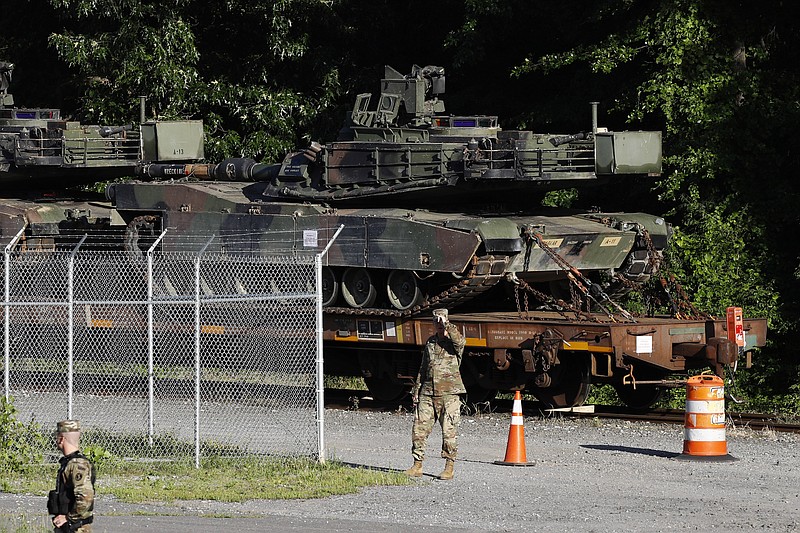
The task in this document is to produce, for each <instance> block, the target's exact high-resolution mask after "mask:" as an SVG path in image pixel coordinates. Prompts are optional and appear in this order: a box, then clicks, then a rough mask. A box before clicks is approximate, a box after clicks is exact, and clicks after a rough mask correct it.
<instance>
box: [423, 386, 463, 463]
mask: <svg viewBox="0 0 800 533" xmlns="http://www.w3.org/2000/svg"><path fill="white" fill-rule="evenodd" d="M436 421H438V422H439V424H440V425H441V426H442V457H444V458H445V459H455V458H456V452H457V451H458V445H457V444H456V435H457V433H458V423H459V422H460V421H461V398H459V397H458V395H457V394H448V395H445V396H426V395H424V394H422V395H420V397H419V402H418V403H417V409H416V411H415V412H414V427H413V428H412V430H411V455H412V456H413V457H414V460H415V461H422V460H423V459H424V458H425V446H426V444H427V442H428V436H429V435H430V434H431V430H432V429H433V423H434V422H436Z"/></svg>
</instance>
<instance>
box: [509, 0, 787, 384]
mask: <svg viewBox="0 0 800 533" xmlns="http://www.w3.org/2000/svg"><path fill="white" fill-rule="evenodd" d="M788 10H789V6H788V5H786V4H785V3H784V2H779V1H767V2H761V3H759V5H758V6H753V5H751V4H750V3H746V2H719V1H711V0H707V1H704V0H661V1H650V2H631V1H627V0H608V1H605V2H595V3H594V9H593V10H592V11H591V12H590V13H587V14H586V15H585V17H586V19H585V20H591V21H593V23H594V24H595V25H596V26H597V27H602V28H605V29H606V30H612V31H608V32H607V33H605V34H604V35H603V36H602V37H601V38H599V39H597V40H596V41H593V42H591V41H585V42H582V43H580V44H578V45H576V46H574V47H572V48H570V49H568V50H561V51H558V52H556V53H551V54H535V53H532V54H531V55H530V56H529V57H527V58H526V59H525V60H524V61H523V62H521V63H520V65H519V66H518V67H517V69H516V70H515V74H517V75H519V76H526V75H530V74H531V73H536V72H550V71H552V70H554V69H564V68H574V67H575V66H576V65H585V66H587V67H588V69H589V70H591V72H592V73H593V74H595V75H598V76H607V77H611V78H614V77H619V78H618V82H624V84H625V85H627V87H623V86H622V85H620V91H619V97H618V98H617V100H616V102H615V108H616V109H618V110H621V111H624V112H625V113H626V114H627V117H628V119H629V121H631V122H647V123H653V122H654V121H657V122H661V123H662V124H663V129H664V131H665V145H664V149H665V166H666V168H665V173H664V177H663V179H662V180H661V181H660V182H659V184H658V187H657V189H656V191H657V192H658V194H659V200H660V201H661V202H662V203H663V206H664V209H665V210H666V211H667V212H668V213H669V215H670V218H671V219H672V220H673V222H674V223H675V224H676V226H677V233H676V239H675V240H674V243H673V251H672V257H673V258H674V259H675V261H674V262H675V268H676V269H677V270H679V271H680V273H681V274H682V277H683V279H684V280H685V283H686V286H687V287H688V288H689V289H690V293H691V295H692V297H693V298H694V299H696V300H697V301H698V302H699V303H700V304H702V306H703V307H704V308H705V309H706V310H707V311H710V312H712V313H715V314H721V313H722V312H723V311H724V308H725V307H726V306H727V305H731V304H737V305H741V306H743V307H744V308H745V310H746V313H747V314H751V315H762V316H763V315H766V316H767V317H768V318H769V319H770V327H771V329H772V339H773V347H774V349H773V350H771V351H767V352H766V353H765V354H763V356H764V357H762V358H761V369H760V370H761V372H764V373H767V374H771V375H772V378H774V379H769V380H767V381H768V382H770V383H772V384H773V385H774V387H775V389H776V390H783V391H785V390H786V389H785V387H786V386H787V385H788V384H792V383H797V381H798V378H797V356H796V354H794V353H792V352H791V351H788V350H785V349H784V348H785V346H786V344H784V342H786V341H787V340H788V339H789V338H792V337H793V336H794V335H796V334H797V323H798V318H799V317H798V296H800V294H798V284H797V272H798V267H797V265H798V256H800V247H798V244H797V240H796V239H787V238H786V236H787V235H791V234H793V233H795V232H796V230H797V227H798V216H797V210H796V209H795V208H794V207H793V206H794V205H795V204H796V201H797V195H798V194H797V193H798V186H797V180H796V179H794V174H795V173H796V172H797V168H798V165H797V163H798V153H800V150H798V148H800V146H798V141H797V140H796V139H795V137H796V136H794V135H792V128H793V127H794V125H795V124H796V123H797V118H798V106H797V102H798V97H800V94H799V93H798V90H799V89H798V88H800V83H798V82H800V79H799V77H800V72H798V64H799V63H798V61H797V54H798V52H797V50H798V46H797V45H798V44H800V43H798V29H800V28H798V23H797V19H796V18H795V17H792V16H791V14H790V13H789V11H788ZM590 33H591V32H590ZM596 33H597V34H600V33H601V32H596ZM787 369H788V370H789V371H788V372H787ZM762 384H763V383H762Z"/></svg>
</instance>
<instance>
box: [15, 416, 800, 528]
mask: <svg viewBox="0 0 800 533" xmlns="http://www.w3.org/2000/svg"><path fill="white" fill-rule="evenodd" d="M411 423H412V419H411V415H410V414H407V413H364V412H349V411H332V410H329V411H327V412H326V419H325V428H326V443H327V447H328V457H330V458H333V459H337V460H341V461H344V462H346V463H351V464H355V465H363V466H368V467H373V468H387V469H405V468H407V467H408V466H409V465H410V464H411V457H410V433H411ZM509 423H510V415H494V414H490V415H480V416H475V417H464V418H462V425H461V432H460V437H459V460H458V462H457V463H456V477H455V479H453V480H452V481H439V480H437V479H435V478H434V475H435V474H438V472H440V471H441V469H442V467H443V465H444V460H443V459H441V458H440V457H439V453H438V451H439V446H440V442H441V433H440V432H437V430H436V429H435V430H434V433H433V434H432V435H431V437H430V440H429V453H428V460H427V461H426V462H425V473H426V476H425V477H423V478H422V479H421V480H419V481H416V482H415V483H414V484H413V485H412V486H408V487H382V488H370V489H366V490H364V491H362V492H361V493H359V494H355V495H349V496H338V497H332V498H327V499H324V500H299V501H295V500H281V501H250V502H245V503H242V504H224V503H219V502H211V501H192V502H181V503H180V504H176V505H174V506H173V505H159V506H153V505H127V504H122V503H120V502H117V501H115V500H113V499H112V498H102V497H101V498H100V499H99V500H98V511H99V516H98V519H97V521H96V523H95V528H94V530H95V531H129V530H130V529H131V528H134V529H153V530H170V531H195V530H197V529H198V528H212V529H216V528H223V527H224V528H226V529H233V530H239V531H261V530H264V529H265V528H270V529H272V530H277V531H364V532H366V531H387V532H399V531H407V530H409V529H412V528H414V529H418V530H421V531H434V530H437V531H441V530H442V529H444V530H447V531H459V530H463V531H515V530H519V529H525V530H527V531H543V532H557V531H569V532H571V531H586V532H593V531H597V532H601V531H602V532H617V531H619V532H622V531H625V532H630V531H637V532H638V531H750V530H753V529H765V530H766V529H769V530H774V531H800V448H798V441H800V436H798V435H793V434H785V433H775V432H772V431H754V430H750V429H746V428H733V429H731V428H729V429H728V448H729V451H730V453H731V455H733V456H734V457H735V458H736V459H738V460H736V461H733V462H724V463H723V462H706V461H694V460H690V461H686V460H681V459H679V458H678V456H679V454H680V452H681V450H682V448H683V428H682V427H680V426H675V425H663V424H649V423H641V422H636V423H629V422H620V421H609V420H594V419H582V420H572V419H569V420H568V419H561V418H549V419H544V420H542V419H539V418H533V417H526V418H525V435H526V451H527V456H528V460H529V461H531V462H533V463H535V464H534V465H533V466H531V467H517V466H499V465H495V464H493V462H494V461H496V460H502V459H503V456H504V454H505V447H506V441H507V437H508V429H509ZM43 506H44V499H43V498H40V497H31V496H19V495H13V494H3V493H0V513H2V514H5V515H7V516H8V515H9V514H14V513H19V512H25V513H28V514H35V513H37V512H40V510H41V509H42V508H43ZM103 513H105V516H103ZM209 514H213V515H216V516H229V517H231V518H224V519H223V518H203V517H200V515H209ZM2 520H3V519H2V518H0V531H2V530H3V523H2ZM6 527H7V528H8V526H6Z"/></svg>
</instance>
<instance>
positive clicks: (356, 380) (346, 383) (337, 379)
mask: <svg viewBox="0 0 800 533" xmlns="http://www.w3.org/2000/svg"><path fill="white" fill-rule="evenodd" d="M323 379H324V387H325V388H326V389H351V390H368V389H367V384H366V383H364V378H362V377H361V376H329V375H328V374H325V376H323Z"/></svg>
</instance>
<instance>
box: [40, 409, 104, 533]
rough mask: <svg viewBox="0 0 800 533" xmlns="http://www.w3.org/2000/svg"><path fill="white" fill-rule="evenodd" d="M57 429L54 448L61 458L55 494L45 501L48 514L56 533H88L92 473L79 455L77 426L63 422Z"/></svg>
mask: <svg viewBox="0 0 800 533" xmlns="http://www.w3.org/2000/svg"><path fill="white" fill-rule="evenodd" d="M56 427H57V430H56V431H57V432H56V445H57V446H58V449H59V450H61V453H63V454H64V457H62V458H61V459H60V460H59V462H60V463H61V468H59V469H58V476H57V477H56V490H51V491H50V493H49V494H48V497H47V512H48V513H50V514H51V515H53V525H54V526H55V530H54V531H56V532H57V533H72V532H78V533H91V531H92V526H91V523H92V521H93V520H94V513H93V510H94V482H95V473H94V467H93V465H92V463H91V462H90V461H89V459H87V458H86V456H85V455H83V454H82V453H81V451H80V436H81V433H80V431H81V426H80V422H79V421H77V420H62V421H61V422H59V423H58V425H57V426H56Z"/></svg>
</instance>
